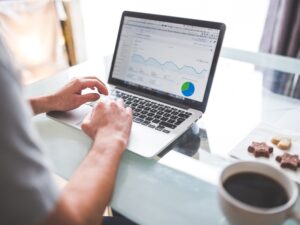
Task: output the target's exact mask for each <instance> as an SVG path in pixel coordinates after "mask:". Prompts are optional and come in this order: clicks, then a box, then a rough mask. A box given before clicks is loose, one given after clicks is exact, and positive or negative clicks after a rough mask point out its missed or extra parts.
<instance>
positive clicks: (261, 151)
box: [248, 141, 273, 158]
mask: <svg viewBox="0 0 300 225" xmlns="http://www.w3.org/2000/svg"><path fill="white" fill-rule="evenodd" d="M248 152H250V153H253V155H254V156H255V157H266V158H269V157H270V154H271V153H272V152H273V147H271V146H268V145H267V144H266V143H265V142H254V141H253V142H252V144H251V145H250V146H249V147H248Z"/></svg>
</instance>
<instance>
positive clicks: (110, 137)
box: [92, 129, 127, 155]
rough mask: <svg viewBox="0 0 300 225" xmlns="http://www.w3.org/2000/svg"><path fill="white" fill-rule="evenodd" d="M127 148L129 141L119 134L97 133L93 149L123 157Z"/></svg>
mask: <svg viewBox="0 0 300 225" xmlns="http://www.w3.org/2000/svg"><path fill="white" fill-rule="evenodd" d="M126 146H127V140H126V139H125V138H123V137H122V135H119V134H118V132H103V129H102V130H101V132H97V133H96V135H95V137H94V144H93V147H92V149H95V150H97V151H101V152H103V153H104V152H109V153H114V154H119V155H122V154H123V152H124V151H125V149H126Z"/></svg>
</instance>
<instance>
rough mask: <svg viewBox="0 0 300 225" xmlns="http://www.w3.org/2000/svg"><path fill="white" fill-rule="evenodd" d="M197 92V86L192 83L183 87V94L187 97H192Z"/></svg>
mask: <svg viewBox="0 0 300 225" xmlns="http://www.w3.org/2000/svg"><path fill="white" fill-rule="evenodd" d="M194 92H195V86H194V84H193V83H192V82H184V83H183V84H182V86H181V93H182V94H183V95H184V96H186V97H190V96H192V95H193V94H194Z"/></svg>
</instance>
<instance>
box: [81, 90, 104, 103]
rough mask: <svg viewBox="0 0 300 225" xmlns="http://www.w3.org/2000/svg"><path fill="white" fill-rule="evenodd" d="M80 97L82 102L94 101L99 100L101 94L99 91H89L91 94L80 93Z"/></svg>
mask: <svg viewBox="0 0 300 225" xmlns="http://www.w3.org/2000/svg"><path fill="white" fill-rule="evenodd" d="M78 98H79V102H80V104H84V103H87V102H93V101H96V100H98V99H99V98H100V95H99V94H97V93H89V94H84V95H79V96H78Z"/></svg>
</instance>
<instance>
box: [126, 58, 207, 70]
mask: <svg viewBox="0 0 300 225" xmlns="http://www.w3.org/2000/svg"><path fill="white" fill-rule="evenodd" d="M131 60H132V62H134V63H138V64H143V65H146V66H151V67H154V68H159V69H161V70H168V71H172V72H176V73H181V74H187V75H204V74H205V73H206V72H207V70H206V69H202V70H201V71H197V70H196V69H195V68H194V67H192V66H186V65H184V66H182V67H179V66H177V65H176V64H175V63H174V62H172V61H166V62H163V63H161V62H159V61H158V60H157V59H155V58H153V57H149V58H147V59H145V58H144V57H143V56H142V55H139V54H133V55H132V57H131Z"/></svg>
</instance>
